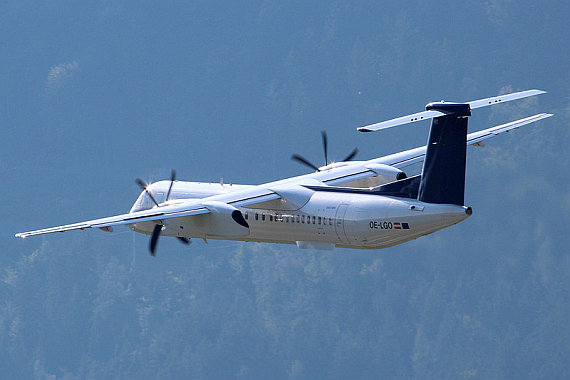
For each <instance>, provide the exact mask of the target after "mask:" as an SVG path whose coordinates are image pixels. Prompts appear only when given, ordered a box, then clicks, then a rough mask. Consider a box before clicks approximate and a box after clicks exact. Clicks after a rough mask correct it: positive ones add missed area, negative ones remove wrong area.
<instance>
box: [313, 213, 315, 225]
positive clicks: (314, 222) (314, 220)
mask: <svg viewBox="0 0 570 380" xmlns="http://www.w3.org/2000/svg"><path fill="white" fill-rule="evenodd" d="M313 224H315V216H314V215H313Z"/></svg>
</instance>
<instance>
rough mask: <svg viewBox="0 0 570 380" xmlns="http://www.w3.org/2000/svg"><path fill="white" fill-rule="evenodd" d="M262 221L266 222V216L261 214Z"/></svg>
mask: <svg viewBox="0 0 570 380" xmlns="http://www.w3.org/2000/svg"><path fill="white" fill-rule="evenodd" d="M261 220H263V221H264V222H265V214H261Z"/></svg>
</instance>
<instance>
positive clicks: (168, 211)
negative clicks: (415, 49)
mask: <svg viewBox="0 0 570 380" xmlns="http://www.w3.org/2000/svg"><path fill="white" fill-rule="evenodd" d="M543 93H544V91H540V90H528V91H522V92H517V93H512V94H508V95H501V96H496V97H491V98H487V99H481V100H476V101H471V102H466V103H448V102H444V101H441V102H433V103H429V104H427V106H426V110H425V111H423V112H419V113H415V114H412V115H408V116H403V117H400V118H396V119H392V120H389V121H385V122H381V123H377V124H372V125H368V126H365V127H360V128H358V130H359V131H361V132H372V131H377V130H381V129H385V128H390V127H394V126H397V125H401V124H406V123H413V122H417V121H420V120H428V119H431V120H432V122H431V128H430V132H429V137H428V141H427V145H426V146H422V147H418V148H415V149H410V150H406V151H402V152H399V153H395V154H390V155H388V156H384V157H380V158H375V159H372V160H368V161H350V160H351V159H352V158H353V157H354V155H355V154H356V150H355V151H353V153H351V154H350V155H349V156H348V157H347V158H346V159H345V160H344V161H343V162H336V163H329V162H328V161H327V157H326V155H327V153H326V151H327V144H326V135H324V134H323V143H324V148H325V166H322V167H316V166H315V165H313V164H311V163H310V162H308V161H307V160H305V159H304V158H302V157H300V156H297V155H294V156H293V157H292V158H293V159H295V160H297V161H301V162H303V163H305V164H307V165H309V166H311V167H312V168H313V169H315V172H313V173H310V174H305V175H301V176H297V177H292V178H286V179H282V180H279V181H275V182H269V183H264V184H261V185H224V184H223V183H200V182H182V181H177V180H176V174H175V172H174V171H173V172H172V175H171V178H170V181H160V182H156V183H153V184H146V183H144V182H143V181H141V180H140V179H137V180H136V182H137V183H138V184H139V186H140V187H141V188H142V192H141V193H140V195H139V197H138V199H137V200H136V202H135V203H134V205H133V206H132V208H131V210H130V212H129V213H127V214H121V215H116V216H111V217H107V218H101V219H95V220H89V221H86V222H80V223H74V224H67V225H63V226H58V227H52V228H45V229H40V230H35V231H29V232H21V233H17V234H16V237H21V238H25V237H28V236H32V235H40V234H48V233H53V232H65V231H70V230H84V229H86V228H99V229H101V230H103V231H108V232H112V231H113V227H114V226H118V225H128V226H129V227H130V228H131V229H132V230H133V231H136V232H140V233H143V234H147V235H151V238H150V245H149V250H150V253H151V254H152V255H154V254H155V250H156V246H157V241H158V238H159V237H160V236H173V237H177V238H178V239H179V240H180V241H181V242H183V243H185V244H188V243H189V242H190V240H189V239H191V238H201V239H204V240H205V241H206V242H207V240H206V239H222V240H241V241H255V242H269V243H290V244H296V245H297V246H298V247H299V248H310V249H333V248H334V247H335V246H336V247H346V248H360V249H377V248H385V247H390V246H393V245H396V244H400V243H403V242H406V241H409V240H412V239H416V238H418V237H420V236H423V235H427V234H430V233H432V232H435V231H437V230H440V229H442V228H445V227H449V226H451V225H454V224H456V223H459V222H461V221H462V220H464V219H466V218H467V217H469V216H470V215H471V213H472V210H471V207H466V206H465V205H464V189H465V159H466V147H467V145H476V146H482V145H483V144H482V141H484V140H486V139H489V138H491V137H494V136H496V135H498V134H501V133H503V132H508V131H510V130H512V129H516V128H518V127H520V126H522V125H525V124H529V123H532V122H535V121H538V120H542V119H544V118H547V117H550V116H552V115H551V114H546V113H540V114H537V115H534V116H530V117H527V118H524V119H520V120H516V121H513V122H510V123H506V124H502V125H499V126H495V127H492V128H488V129H485V130H482V131H479V132H474V133H469V134H468V133H467V121H468V117H470V116H471V111H472V110H474V109H477V108H480V107H484V106H490V105H496V104H499V103H504V102H508V101H511V100H515V99H521V98H526V97H529V96H533V95H539V94H543ZM421 161H423V168H422V171H421V174H419V175H416V176H412V177H407V175H406V174H405V173H404V172H403V171H402V168H403V167H406V166H408V165H411V164H414V163H418V162H421Z"/></svg>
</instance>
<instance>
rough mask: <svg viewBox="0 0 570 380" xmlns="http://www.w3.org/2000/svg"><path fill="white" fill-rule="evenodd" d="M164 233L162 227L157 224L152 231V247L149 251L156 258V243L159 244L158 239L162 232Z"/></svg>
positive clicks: (150, 246)
mask: <svg viewBox="0 0 570 380" xmlns="http://www.w3.org/2000/svg"><path fill="white" fill-rule="evenodd" d="M161 231H162V225H161V224H157V225H156V226H154V230H152V236H151V237H150V245H149V251H150V254H151V255H152V256H154V251H155V250H156V243H157V242H158V237H159V236H160V232H161Z"/></svg>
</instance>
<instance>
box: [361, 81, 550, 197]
mask: <svg viewBox="0 0 570 380" xmlns="http://www.w3.org/2000/svg"><path fill="white" fill-rule="evenodd" d="M544 93H545V91H541V90H527V91H521V92H516V93H512V94H506V95H500V96H495V97H492V98H486V99H480V100H474V101H470V102H466V103H451V102H449V103H448V102H444V101H441V102H434V103H429V104H428V105H426V110H425V111H422V112H418V113H415V114H411V115H407V116H402V117H399V118H396V119H392V120H388V121H383V122H381V123H376V124H372V125H368V126H365V127H360V128H358V130H359V131H360V132H373V131H378V130H381V129H386V128H391V127H395V126H398V125H402V124H408V123H414V122H417V121H421V120H428V119H432V123H431V128H430V132H429V138H428V142H427V145H426V153H425V159H424V165H423V169H422V173H421V176H420V177H419V178H418V177H411V178H408V179H405V180H403V181H398V183H393V184H389V185H386V186H381V187H380V188H379V193H387V194H394V195H399V194H403V193H407V194H409V195H412V194H413V195H414V198H415V195H416V194H415V192H414V191H411V190H405V191H403V188H402V187H403V186H404V187H405V188H412V187H415V186H417V185H418V179H419V189H418V188H417V187H415V188H416V189H417V199H418V200H420V201H422V202H426V203H437V204H455V205H459V206H463V205H464V196H465V158H466V154H467V145H468V143H469V142H468V141H467V120H468V117H469V116H471V110H472V109H476V108H480V107H485V106H491V105H495V104H500V103H504V102H508V101H511V100H516V99H522V98H526V97H529V96H534V95H539V94H544ZM548 116H551V115H548V114H544V115H535V116H534V118H536V119H537V120H539V119H540V118H544V117H548ZM529 119H531V118H529ZM522 121H525V120H519V121H517V122H522ZM533 121H534V119H533ZM529 122H530V121H529ZM491 133H494V132H491ZM409 195H408V196H409ZM404 196H405V195H404Z"/></svg>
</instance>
